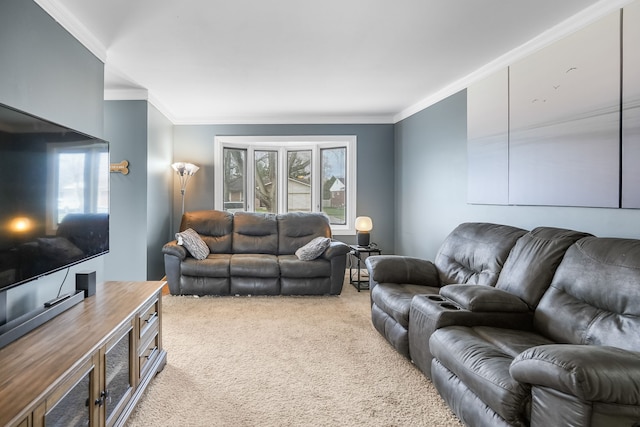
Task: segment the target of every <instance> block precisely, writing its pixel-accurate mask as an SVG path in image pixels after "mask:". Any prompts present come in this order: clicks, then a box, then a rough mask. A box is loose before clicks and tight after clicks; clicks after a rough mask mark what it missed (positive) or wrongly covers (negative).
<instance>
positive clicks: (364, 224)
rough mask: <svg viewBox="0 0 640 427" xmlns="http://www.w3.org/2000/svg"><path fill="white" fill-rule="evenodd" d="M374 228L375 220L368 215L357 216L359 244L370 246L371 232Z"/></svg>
mask: <svg viewBox="0 0 640 427" xmlns="http://www.w3.org/2000/svg"><path fill="white" fill-rule="evenodd" d="M372 229H373V222H372V221H371V218H369V217H368V216H359V217H357V218H356V231H357V233H356V235H357V236H358V246H369V242H370V234H369V232H370V231H371V230H372Z"/></svg>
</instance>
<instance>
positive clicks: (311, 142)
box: [214, 136, 356, 233]
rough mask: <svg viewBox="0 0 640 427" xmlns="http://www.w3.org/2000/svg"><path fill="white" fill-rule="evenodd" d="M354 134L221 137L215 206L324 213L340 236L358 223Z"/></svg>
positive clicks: (232, 208) (270, 211)
mask: <svg viewBox="0 0 640 427" xmlns="http://www.w3.org/2000/svg"><path fill="white" fill-rule="evenodd" d="M355 142H356V139H355V137H354V136H340V137H336V136H327V137H318V136H313V137H216V141H215V145H216V159H217V160H216V165H214V166H215V168H214V171H215V173H216V179H215V182H216V185H215V206H216V209H223V210H227V211H231V212H233V211H250V212H268V213H282V212H324V213H325V214H326V215H327V216H328V217H329V219H330V222H331V225H332V228H333V230H334V232H336V231H338V232H340V231H342V232H345V233H350V232H351V231H353V230H352V228H353V222H354V221H355V194H356V189H355V176H356V171H355V155H356V154H355V150H356V144H355Z"/></svg>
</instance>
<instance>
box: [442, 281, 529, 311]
mask: <svg viewBox="0 0 640 427" xmlns="http://www.w3.org/2000/svg"><path fill="white" fill-rule="evenodd" d="M440 295H442V296H443V297H445V298H447V299H450V300H451V301H454V302H455V303H456V304H458V305H459V306H460V307H462V308H464V309H466V310H469V311H472V312H478V313H482V312H503V313H513V312H516V313H524V312H527V311H529V306H528V305H527V303H526V302H524V301H523V300H521V299H520V298H518V297H517V296H515V295H513V294H510V293H509V292H506V291H503V290H501V289H496V288H493V287H490V286H482V285H447V286H443V287H442V288H440Z"/></svg>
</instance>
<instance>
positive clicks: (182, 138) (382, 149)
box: [172, 124, 395, 253]
mask: <svg viewBox="0 0 640 427" xmlns="http://www.w3.org/2000/svg"><path fill="white" fill-rule="evenodd" d="M216 135H227V136H229V135H247V136H251V135H260V136H269V135H278V136H280V135H356V136H357V141H358V145H357V153H358V156H357V167H358V175H357V180H358V195H357V201H356V203H357V215H366V216H370V217H371V218H372V220H373V230H372V232H371V240H372V241H373V242H376V243H378V244H379V245H380V247H381V248H382V250H383V252H384V253H392V252H393V251H394V244H395V243H394V230H393V224H394V208H393V203H392V201H393V191H394V186H393V180H394V175H393V156H394V150H393V125H391V124H382V125H377V124H375V125H371V124H369V125H367V124H363V125H202V126H192V125H181V126H175V128H174V156H173V157H174V161H184V162H191V163H194V164H196V165H198V166H200V168H201V169H200V170H199V171H198V172H197V173H196V175H195V176H194V177H193V178H192V179H191V180H190V181H189V184H188V186H187V191H186V196H185V210H186V211H189V210H199V209H213V206H214V194H213V180H214V176H213V175H214V174H213V158H214V152H213V142H214V138H215V137H216ZM176 180H177V178H176ZM180 211H181V202H180V192H179V187H178V185H177V184H176V185H175V186H174V191H173V227H172V230H173V231H174V232H175V231H176V230H177V229H178V227H179V225H180ZM336 238H337V239H340V240H342V241H344V242H347V243H355V236H342V235H338V236H336Z"/></svg>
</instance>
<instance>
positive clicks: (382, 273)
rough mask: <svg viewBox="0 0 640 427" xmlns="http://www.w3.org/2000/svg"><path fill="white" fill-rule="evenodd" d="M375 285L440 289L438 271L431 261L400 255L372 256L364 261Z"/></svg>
mask: <svg viewBox="0 0 640 427" xmlns="http://www.w3.org/2000/svg"><path fill="white" fill-rule="evenodd" d="M365 265H366V266H367V270H368V271H369V277H370V279H371V280H372V281H374V282H376V283H407V284H413V285H424V286H432V287H436V288H437V287H440V278H439V277H438V270H437V269H436V266H435V265H433V263H432V262H431V261H427V260H424V259H420V258H413V257H408V256H400V255H373V256H370V257H368V258H367V259H366V260H365Z"/></svg>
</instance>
